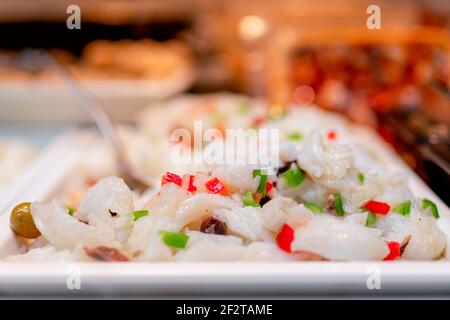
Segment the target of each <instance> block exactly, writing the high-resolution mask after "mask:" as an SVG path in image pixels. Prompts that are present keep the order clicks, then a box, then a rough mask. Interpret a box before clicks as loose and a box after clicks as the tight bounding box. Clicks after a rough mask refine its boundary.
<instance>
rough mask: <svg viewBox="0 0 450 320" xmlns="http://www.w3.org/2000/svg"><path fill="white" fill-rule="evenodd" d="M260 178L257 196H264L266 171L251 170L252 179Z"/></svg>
mask: <svg viewBox="0 0 450 320" xmlns="http://www.w3.org/2000/svg"><path fill="white" fill-rule="evenodd" d="M258 176H259V177H260V180H259V185H258V190H257V192H258V193H259V194H262V195H264V194H266V185H267V171H266V170H264V169H255V170H253V178H256V177H258Z"/></svg>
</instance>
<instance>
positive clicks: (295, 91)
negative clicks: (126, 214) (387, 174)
mask: <svg viewBox="0 0 450 320" xmlns="http://www.w3.org/2000/svg"><path fill="white" fill-rule="evenodd" d="M77 3H78V5H79V6H80V8H81V15H82V17H81V21H82V28H81V29H80V30H69V29H67V27H66V19H67V16H68V14H67V13H66V9H67V6H68V5H70V4H72V3H70V1H54V0H53V1H52V0H46V1H40V2H38V3H26V4H25V3H19V4H18V3H17V1H12V0H5V1H2V2H1V3H0V36H1V37H2V39H3V40H2V44H1V45H0V47H1V48H0V49H1V54H0V106H1V107H0V122H1V125H0V126H2V127H5V126H8V127H10V126H12V127H16V128H20V126H26V127H31V128H36V130H37V132H39V128H41V129H43V127H44V126H45V127H46V128H48V127H55V128H65V127H67V126H68V125H80V124H83V125H86V124H87V123H89V116H88V115H87V114H86V112H85V111H84V110H83V109H82V108H81V107H80V104H79V102H78V101H77V99H76V97H74V96H72V95H71V94H70V93H69V92H68V91H67V90H66V89H65V88H64V86H62V85H61V83H60V81H59V80H58V77H57V76H56V75H55V74H53V73H52V72H51V71H49V70H43V71H40V72H35V73H33V72H29V71H27V70H24V69H23V68H21V67H20V65H17V57H18V56H20V55H21V53H22V52H23V50H24V49H26V48H30V47H31V48H44V49H46V50H49V51H50V52H51V53H52V54H53V55H54V56H55V57H56V58H57V59H58V60H59V61H61V62H62V63H63V64H65V65H66V66H67V67H68V68H69V69H70V70H71V71H72V72H73V74H74V75H75V76H76V77H77V78H78V79H79V80H80V83H82V84H83V85H85V86H86V88H87V89H88V90H90V91H91V92H92V93H94V94H95V95H96V96H97V97H98V98H99V100H100V101H101V102H102V103H103V104H104V106H105V108H106V109H107V110H108V112H109V113H110V114H111V116H112V117H113V118H114V119H115V120H117V121H118V122H128V123H131V124H132V125H133V124H135V123H137V122H140V123H142V122H143V121H144V118H141V117H140V115H141V114H142V113H141V112H142V111H143V110H145V108H146V107H147V106H148V105H157V104H164V103H165V101H166V99H168V98H171V97H174V96H176V95H177V94H179V93H184V92H188V93H192V94H199V93H212V92H218V91H230V92H237V93H242V94H247V95H250V96H254V97H259V98H264V99H266V100H267V101H268V102H269V103H268V105H269V108H270V110H271V114H274V115H277V114H281V113H282V110H283V108H284V106H285V105H287V104H289V103H292V102H295V103H299V104H315V105H318V106H319V107H321V108H325V109H327V110H331V111H334V112H338V113H342V114H344V115H346V116H347V117H348V118H349V119H351V120H352V121H354V122H357V123H363V124H365V125H367V126H370V127H373V128H374V129H376V130H377V131H378V132H379V134H380V135H381V136H382V137H383V138H384V139H385V141H387V142H388V143H390V144H391V145H392V146H393V147H394V148H395V150H396V151H397V152H398V154H399V155H400V156H401V157H402V158H403V159H404V161H405V162H406V163H407V164H408V165H410V166H411V168H413V169H414V170H415V171H416V172H417V173H418V174H419V175H420V176H421V177H422V178H423V179H424V180H425V181H426V182H427V183H428V184H429V185H430V186H431V187H432V188H433V189H434V190H435V191H436V192H437V193H438V194H439V195H440V197H441V198H442V199H443V200H444V201H446V202H447V204H448V203H449V202H450V194H449V188H448V183H449V181H448V179H449V178H448V177H449V174H448V167H449V156H448V154H449V131H450V130H449V128H450V101H449V91H450V36H449V26H450V16H449V12H450V3H449V2H448V1H439V0H433V1H421V0H417V1H403V0H396V1H379V2H378V4H379V6H380V8H381V19H382V20H381V21H382V25H381V29H380V30H370V29H368V28H367V26H366V20H367V18H368V16H369V14H368V13H367V8H368V6H369V5H370V4H372V3H371V2H370V1H366V0H346V1H341V2H340V3H339V6H336V5H335V3H334V1H330V0H323V1H320V2H317V1H316V2H312V1H305V0H297V1H294V0H283V1H275V0H268V1H267V0H251V1H245V2H243V1H238V0H231V1H227V2H222V1H215V0H191V1H180V0H168V1H156V0H153V1H139V0H134V1H119V2H118V1H109V0H95V1H87V0H82V1H79V2H77ZM222 107H223V108H227V106H222ZM183 112H188V111H183ZM183 112H181V111H180V115H179V116H180V118H182V117H183V116H184V113H183ZM136 118H140V119H139V121H136ZM162 121H165V120H162ZM87 125H88V124H87ZM147 125H148V124H147ZM150 125H151V124H150ZM58 130H59V129H56V130H55V132H59V131H58ZM17 131H18V130H6V131H5V130H3V132H6V133H5V134H6V135H7V136H8V138H10V137H11V136H14V134H13V135H11V132H17ZM32 131H33V130H32ZM47 131H48V130H47ZM0 132H2V131H0ZM5 134H4V135H5ZM35 136H36V131H33V133H32V134H30V135H28V137H29V138H32V137H35ZM443 177H445V178H446V179H444V178H443Z"/></svg>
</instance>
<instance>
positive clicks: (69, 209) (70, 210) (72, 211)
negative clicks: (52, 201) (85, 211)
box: [67, 207, 75, 216]
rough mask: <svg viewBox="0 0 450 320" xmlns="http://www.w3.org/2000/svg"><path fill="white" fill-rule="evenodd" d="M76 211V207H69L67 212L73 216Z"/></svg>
mask: <svg viewBox="0 0 450 320" xmlns="http://www.w3.org/2000/svg"><path fill="white" fill-rule="evenodd" d="M74 213H75V209H74V208H72V207H67V214H68V215H69V216H73V214H74Z"/></svg>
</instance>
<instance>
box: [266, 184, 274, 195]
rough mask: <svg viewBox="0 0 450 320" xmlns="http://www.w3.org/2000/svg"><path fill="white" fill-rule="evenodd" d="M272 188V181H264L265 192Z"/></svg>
mask: <svg viewBox="0 0 450 320" xmlns="http://www.w3.org/2000/svg"><path fill="white" fill-rule="evenodd" d="M272 189H273V183H272V182H267V183H266V193H269V192H270V190H272Z"/></svg>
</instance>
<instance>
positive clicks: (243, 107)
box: [239, 101, 250, 114]
mask: <svg viewBox="0 0 450 320" xmlns="http://www.w3.org/2000/svg"><path fill="white" fill-rule="evenodd" d="M249 111H250V103H249V102H248V101H242V102H241V103H239V113H240V114H247V113H248V112H249Z"/></svg>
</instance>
